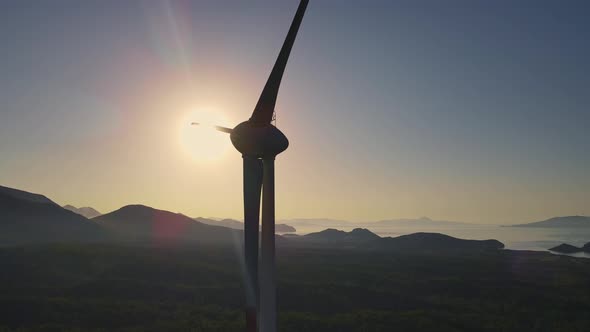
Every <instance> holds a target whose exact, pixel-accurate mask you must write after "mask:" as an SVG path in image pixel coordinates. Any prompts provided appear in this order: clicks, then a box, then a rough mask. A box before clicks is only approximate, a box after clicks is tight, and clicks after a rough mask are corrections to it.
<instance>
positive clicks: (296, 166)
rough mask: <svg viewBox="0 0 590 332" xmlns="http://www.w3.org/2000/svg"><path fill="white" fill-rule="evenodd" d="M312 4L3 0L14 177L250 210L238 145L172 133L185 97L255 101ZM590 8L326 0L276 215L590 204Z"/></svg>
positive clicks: (470, 214) (290, 90)
mask: <svg viewBox="0 0 590 332" xmlns="http://www.w3.org/2000/svg"><path fill="white" fill-rule="evenodd" d="M297 3H298V1H295V0H290V1H272V0H256V1H237V0H234V1H229V0H222V1H220V0H207V1H188V0H187V1H147V0H146V1H132V0H126V1H106V0H101V1H73V0H72V1H63V0H55V1H27V0H18V1H2V2H1V3H0V43H1V53H0V54H1V56H0V75H1V79H0V101H1V106H0V153H1V156H2V158H1V161H0V184H3V185H8V186H13V187H18V188H22V189H25V190H31V191H36V192H41V193H44V194H46V195H48V196H49V197H51V198H54V199H55V200H56V201H58V202H59V203H63V204H65V203H72V204H75V205H93V206H95V207H97V208H99V209H101V210H103V211H104V212H106V211H108V210H112V209H115V208H118V207H120V206H121V205H123V204H127V203H136V202H137V203H144V204H150V205H154V206H156V207H159V208H164V209H170V210H174V211H179V212H183V213H186V214H189V215H194V216H197V215H204V216H228V217H235V218H238V217H240V215H241V200H240V195H241V194H240V190H241V188H240V185H241V180H240V176H241V172H240V167H241V165H240V157H239V155H238V154H237V153H234V151H229V152H228V153H227V154H226V155H223V156H222V157H219V158H218V159H217V160H216V161H214V162H211V161H209V162H207V163H201V162H199V160H195V158H192V159H191V158H189V159H187V158H184V157H186V156H184V155H182V154H181V153H179V152H178V151H179V149H177V146H176V145H177V144H176V143H177V142H176V141H174V140H170V139H169V137H171V136H174V133H175V132H176V131H177V129H172V127H173V126H176V124H177V123H178V119H181V118H182V117H183V114H184V113H183V112H185V111H186V109H187V108H188V107H189V106H187V105H194V107H196V108H198V107H210V108H212V109H214V111H213V112H220V113H224V114H223V115H224V117H226V118H228V119H230V123H232V124H237V123H238V122H239V121H241V120H244V119H246V118H247V117H249V113H250V112H251V110H252V108H253V106H254V104H255V102H256V100H257V97H258V93H259V91H260V90H261V89H262V86H263V85H264V82H265V80H266V77H267V75H268V73H269V71H270V68H271V66H272V64H273V62H274V59H275V57H276V54H277V53H278V49H279V48H280V45H281V43H282V40H283V38H284V35H285V34H286V31H287V29H288V25H289V23H290V20H291V18H292V16H293V14H294V11H295V9H296V7H297ZM589 17H590V3H589V2H587V1H524V0H523V1H468V0H465V1H415V0H414V1H391V0H390V1H372V0H367V1H336V0H315V1H314V0H311V1H310V5H309V8H308V13H307V15H306V17H305V19H304V22H303V25H302V28H301V30H300V34H299V37H298V40H297V42H296V45H295V48H294V49H293V53H292V57H291V60H290V63H289V65H288V68H287V73H286V75H285V78H284V81H283V86H282V90H281V93H280V96H279V103H278V126H279V127H281V129H283V130H284V131H285V133H286V134H287V135H288V137H289V138H290V140H291V147H290V148H289V150H287V152H285V154H284V155H281V156H280V157H279V165H278V166H279V170H278V172H279V173H278V175H277V176H278V183H277V185H278V187H277V190H278V200H279V202H278V210H277V213H278V216H279V217H283V218H294V217H331V218H340V219H353V220H374V219H385V218H396V217H419V216H422V215H426V216H429V217H432V218H436V219H452V220H459V221H471V222H498V223H507V222H522V221H529V220H536V219H540V218H547V217H551V216H555V215H564V214H568V215H569V214H582V213H585V214H590V209H589V208H588V206H590V171H589V169H590V153H589V152H590V108H589V106H588V105H589V104H590V60H588V59H590V43H589V42H588V40H589V39H590V20H589V19H588V18H589ZM172 105H175V106H178V108H177V109H175V108H174V107H172ZM203 105H206V106H203ZM190 107H193V106H190ZM195 120H198V119H195ZM219 139H226V138H224V137H221V138H219ZM197 146H198V144H197ZM197 159H198V158H197Z"/></svg>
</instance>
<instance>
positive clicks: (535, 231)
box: [297, 223, 590, 258]
mask: <svg viewBox="0 0 590 332" xmlns="http://www.w3.org/2000/svg"><path fill="white" fill-rule="evenodd" d="M357 227H361V228H368V229H369V230H371V231H372V232H374V233H376V234H378V235H379V236H391V237H396V236H400V235H406V234H412V233H417V232H428V233H441V234H446V235H450V236H453V237H457V238H461V239H472V240H488V239H495V240H498V241H500V242H502V243H504V245H505V246H506V247H505V248H506V249H514V250H538V251H546V250H548V249H549V248H553V247H555V246H557V245H559V244H562V243H568V244H571V245H574V246H578V247H581V246H583V245H584V244H585V243H588V242H590V229H579V228H578V229H572V228H532V227H503V226H498V225H472V224H465V225H449V226H439V227H417V226H375V225H366V224H362V223H358V224H352V223H351V224H349V225H338V226H334V227H333V228H337V229H340V230H344V231H350V230H352V229H354V228H357ZM324 229H326V227H325V226H321V225H306V226H298V227H297V233H298V234H307V233H313V232H319V231H321V230H324ZM570 256H575V257H586V258H590V254H588V253H576V254H570Z"/></svg>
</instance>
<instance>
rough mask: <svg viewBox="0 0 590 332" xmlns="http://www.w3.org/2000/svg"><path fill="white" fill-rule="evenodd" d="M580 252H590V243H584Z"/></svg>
mask: <svg viewBox="0 0 590 332" xmlns="http://www.w3.org/2000/svg"><path fill="white" fill-rule="evenodd" d="M582 250H584V251H585V252H590V242H588V243H586V244H585V245H584V246H583V247H582Z"/></svg>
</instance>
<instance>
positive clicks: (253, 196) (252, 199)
mask: <svg viewBox="0 0 590 332" xmlns="http://www.w3.org/2000/svg"><path fill="white" fill-rule="evenodd" d="M243 163H244V254H245V261H246V273H247V275H246V287H245V288H246V324H247V326H248V328H247V330H248V331H256V317H257V313H258V310H257V308H258V229H259V221H260V194H261V189H262V176H263V174H262V171H263V169H262V160H260V159H257V158H254V157H248V156H243Z"/></svg>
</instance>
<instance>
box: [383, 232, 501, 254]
mask: <svg viewBox="0 0 590 332" xmlns="http://www.w3.org/2000/svg"><path fill="white" fill-rule="evenodd" d="M379 245H380V246H381V247H383V248H387V249H395V250H412V251H413V250H434V251H437V250H482V249H486V250H487V249H502V248H504V244H503V243H502V242H500V241H498V240H464V239H458V238H454V237H452V236H448V235H444V234H439V233H414V234H408V235H402V236H398V237H393V238H392V237H389V238H384V239H383V241H382V242H381V243H379Z"/></svg>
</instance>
